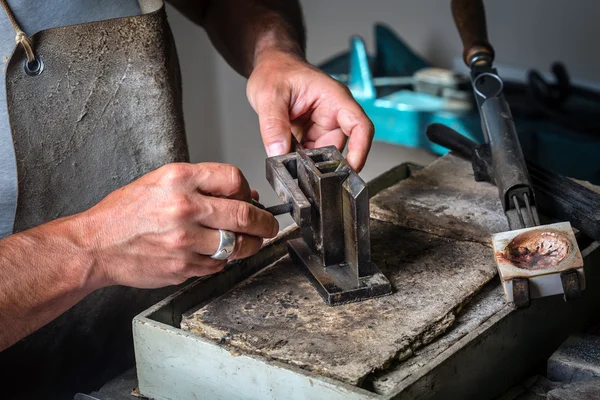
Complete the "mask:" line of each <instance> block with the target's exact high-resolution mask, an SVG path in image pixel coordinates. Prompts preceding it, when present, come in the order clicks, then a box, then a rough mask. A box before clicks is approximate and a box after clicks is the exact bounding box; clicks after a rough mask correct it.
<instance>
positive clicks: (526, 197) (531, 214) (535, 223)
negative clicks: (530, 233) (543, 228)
mask: <svg viewBox="0 0 600 400" xmlns="http://www.w3.org/2000/svg"><path fill="white" fill-rule="evenodd" d="M523 199H524V200H525V207H526V208H527V213H528V214H529V218H530V221H531V224H532V226H538V225H539V224H540V221H537V220H536V215H535V214H536V213H534V212H533V210H532V209H531V203H529V195H528V194H527V193H523Z"/></svg>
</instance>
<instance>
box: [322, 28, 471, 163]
mask: <svg viewBox="0 0 600 400" xmlns="http://www.w3.org/2000/svg"><path fill="white" fill-rule="evenodd" d="M375 36H376V38H377V55H376V56H375V57H370V56H369V55H368V54H367V51H366V48H365V43H364V41H363V40H362V39H361V38H359V37H352V38H351V39H350V51H349V52H348V53H346V54H343V55H340V56H337V57H334V58H333V59H331V60H329V61H327V62H326V63H324V64H322V65H321V66H320V68H321V69H323V70H324V71H326V72H327V73H329V74H331V75H332V76H333V77H334V78H336V79H338V80H340V81H341V82H344V83H346V84H347V85H348V87H349V88H350V91H351V92H352V94H353V96H354V98H355V99H356V100H357V101H358V102H359V103H360V105H361V106H362V107H363V109H364V110H365V112H366V113H367V115H369V117H370V118H371V120H372V121H373V124H374V125H375V140H379V141H383V142H388V143H393V144H401V145H404V146H409V147H419V148H424V149H427V150H430V151H432V152H434V153H436V154H440V155H442V154H445V153H447V152H448V150H447V149H445V148H443V147H441V146H438V145H436V144H433V143H431V142H429V140H427V138H426V137H425V128H426V127H427V126H428V125H429V124H431V123H434V122H438V123H442V124H445V125H448V126H450V127H452V128H453V129H455V130H456V131H458V132H460V133H462V134H463V135H465V136H467V137H469V138H470V139H472V140H475V141H477V142H481V141H482V140H483V136H482V135H481V129H480V128H479V124H480V122H479V118H478V117H477V116H476V115H473V113H472V112H470V111H467V110H456V106H455V105H454V104H453V103H452V101H450V100H448V99H445V98H443V97H439V96H433V95H430V94H427V93H419V92H415V91H414V90H412V85H413V81H414V79H413V78H412V76H413V75H414V74H415V73H416V72H417V71H419V70H422V69H424V68H428V67H431V65H430V64H429V63H428V62H427V61H425V60H424V59H422V58H421V57H419V56H418V55H416V54H415V53H414V52H413V51H412V50H411V49H410V48H409V47H408V46H407V45H406V44H405V43H404V42H402V40H400V38H398V37H397V36H396V35H395V34H394V33H393V32H392V31H391V30H390V29H388V28H387V27H385V26H383V25H376V26H375ZM372 71H376V72H377V73H378V75H379V76H378V77H375V78H374V76H373V72H372ZM402 77H404V78H405V79H399V78H402ZM376 85H377V86H376ZM378 88H379V89H383V90H378ZM390 88H392V89H393V90H390ZM396 89H397V90H396ZM386 92H387V93H386Z"/></svg>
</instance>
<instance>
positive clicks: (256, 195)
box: [251, 189, 260, 201]
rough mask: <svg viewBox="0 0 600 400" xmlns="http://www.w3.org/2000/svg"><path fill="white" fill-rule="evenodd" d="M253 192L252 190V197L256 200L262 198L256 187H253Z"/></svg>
mask: <svg viewBox="0 0 600 400" xmlns="http://www.w3.org/2000/svg"><path fill="white" fill-rule="evenodd" d="M251 192H252V198H253V199H254V200H256V201H259V200H260V195H259V194H258V192H257V191H256V190H254V189H252V191H251Z"/></svg>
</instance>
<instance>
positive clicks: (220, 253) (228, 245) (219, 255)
mask: <svg viewBox="0 0 600 400" xmlns="http://www.w3.org/2000/svg"><path fill="white" fill-rule="evenodd" d="M219 234H220V235H221V241H220V243H219V247H218V248H217V251H215V252H214V254H213V255H212V256H210V258H214V259H215V260H227V259H228V258H229V257H231V255H232V254H233V252H234V251H235V242H236V240H235V233H233V232H231V231H226V230H225V229H219Z"/></svg>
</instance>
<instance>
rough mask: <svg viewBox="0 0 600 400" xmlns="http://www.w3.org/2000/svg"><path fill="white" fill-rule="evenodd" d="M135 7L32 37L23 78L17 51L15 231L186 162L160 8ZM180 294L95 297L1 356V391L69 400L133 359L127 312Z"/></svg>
mask: <svg viewBox="0 0 600 400" xmlns="http://www.w3.org/2000/svg"><path fill="white" fill-rule="evenodd" d="M140 5H141V8H142V15H139V16H134V17H126V18H118V19H112V20H107V21H100V22H92V23H86V24H81V25H74V26H67V27H60V28H53V29H48V30H44V31H41V32H39V33H36V34H35V35H33V36H32V37H31V40H32V42H33V46H34V49H35V54H36V56H37V57H39V58H41V60H42V62H43V66H44V69H43V72H42V73H41V74H39V75H37V76H30V75H28V74H26V73H25V70H24V64H25V60H26V55H25V53H24V51H23V48H22V47H21V46H17V48H16V49H15V51H14V53H13V55H12V57H11V59H10V61H9V63H8V65H7V70H6V91H7V106H8V113H9V120H10V124H11V131H12V135H13V141H14V147H15V153H16V158H17V172H18V180H19V182H18V187H19V195H18V200H17V212H16V219H15V229H14V230H15V232H19V231H22V230H25V229H28V228H31V227H34V226H36V225H39V224H42V223H45V222H47V221H50V220H53V219H56V218H59V217H63V216H67V215H71V214H74V213H78V212H81V211H83V210H86V209H88V208H90V207H91V206H93V205H94V204H96V203H98V202H99V201H100V200H101V199H102V198H103V197H105V196H106V195H107V194H108V193H110V192H112V191H114V190H115V189H117V188H119V187H122V186H124V185H126V184H128V183H130V182H131V181H133V180H135V179H136V178H138V177H140V176H141V175H143V174H145V173H147V172H149V171H152V170H154V169H156V168H158V167H160V166H162V165H164V164H167V163H171V162H180V161H187V160H188V153H187V144H186V140H185V134H184V126H183V115H182V114H183V113H182V104H181V79H180V72H179V65H178V60H177V54H176V50H175V45H174V42H173V38H172V35H171V31H170V29H169V26H168V24H167V19H166V13H165V10H164V5H163V2H162V0H145V1H141V0H140ZM175 289H176V287H170V288H166V289H161V290H139V289H133V288H125V287H109V288H105V289H102V290H98V291H96V292H94V293H92V294H91V295H89V296H88V297H86V298H85V299H84V300H83V301H81V302H80V303H79V304H77V305H76V306H74V307H73V308H71V309H70V310H69V311H67V312H66V313H65V314H63V315H61V316H60V317H59V318H58V319H56V320H54V321H52V322H51V323H50V324H48V325H46V326H45V327H43V328H42V329H40V330H38V331H37V332H35V333H33V334H32V335H30V336H28V337H27V338H25V339H23V340H22V341H20V342H19V343H17V344H15V345H14V346H12V347H10V348H9V349H7V350H5V351H4V352H1V353H0V388H1V389H0V390H1V393H2V394H1V395H0V397H2V398H13V397H14V398H20V399H22V398H40V397H39V394H40V393H45V394H46V395H48V397H44V398H63V397H64V396H66V397H64V398H72V394H71V393H73V392H77V391H80V392H89V391H91V390H93V389H95V388H97V387H98V385H99V384H102V383H104V382H106V381H107V380H108V379H110V378H112V377H114V376H115V375H116V374H118V373H119V372H121V371H123V370H124V369H126V368H129V367H131V366H133V364H134V355H133V342H132V334H131V320H132V318H133V317H134V316H135V315H136V314H138V313H140V312H141V311H143V310H144V309H146V308H148V307H149V306H151V305H152V304H155V303H156V302H158V301H159V300H161V299H162V298H164V297H165V296H167V295H168V294H170V293H171V292H173V291H174V290H175ZM0 329H1V327H0ZM7 393H8V396H7Z"/></svg>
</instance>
